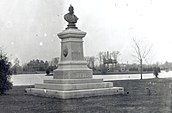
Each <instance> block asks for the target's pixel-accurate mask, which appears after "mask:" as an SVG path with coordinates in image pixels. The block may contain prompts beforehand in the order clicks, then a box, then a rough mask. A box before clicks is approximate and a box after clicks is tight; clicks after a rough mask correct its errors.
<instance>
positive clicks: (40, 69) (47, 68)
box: [11, 58, 59, 74]
mask: <svg viewBox="0 0 172 113" xmlns="http://www.w3.org/2000/svg"><path fill="white" fill-rule="evenodd" d="M58 62H59V58H53V59H52V61H49V62H48V61H43V60H39V59H36V60H30V61H29V62H28V63H25V64H24V65H23V66H20V64H19V60H18V59H15V61H14V65H13V66H12V68H11V74H24V73H35V74H36V73H45V72H48V73H50V72H52V71H53V70H55V69H57V67H58Z"/></svg>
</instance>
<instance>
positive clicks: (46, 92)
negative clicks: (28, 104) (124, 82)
mask: <svg viewBox="0 0 172 113" xmlns="http://www.w3.org/2000/svg"><path fill="white" fill-rule="evenodd" d="M26 91H27V93H28V94H32V95H39V96H45V97H53V98H54V97H55V98H62V99H70V98H82V97H91V96H103V95H114V94H124V88H123V87H112V88H100V89H84V90H72V91H59V90H50V89H38V88H27V89H26Z"/></svg>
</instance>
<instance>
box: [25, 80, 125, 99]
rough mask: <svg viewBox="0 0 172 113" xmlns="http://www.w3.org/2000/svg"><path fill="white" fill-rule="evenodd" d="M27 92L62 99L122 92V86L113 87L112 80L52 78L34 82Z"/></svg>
mask: <svg viewBox="0 0 172 113" xmlns="http://www.w3.org/2000/svg"><path fill="white" fill-rule="evenodd" d="M26 92H27V94H32V95H39V96H45V97H56V98H62V99H69V98H82V97H90V96H103V95H114V94H124V88H123V87H113V83H112V82H103V80H102V79H53V80H44V84H35V88H27V89H26Z"/></svg>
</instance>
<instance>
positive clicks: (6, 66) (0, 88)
mask: <svg viewBox="0 0 172 113" xmlns="http://www.w3.org/2000/svg"><path fill="white" fill-rule="evenodd" d="M10 66H11V63H10V62H8V59H7V57H6V55H4V54H2V52H1V53H0V94H1V95H2V94H4V93H5V92H6V91H7V90H9V89H11V88H12V83H11V82H10V81H9V79H10V73H9V70H10Z"/></svg>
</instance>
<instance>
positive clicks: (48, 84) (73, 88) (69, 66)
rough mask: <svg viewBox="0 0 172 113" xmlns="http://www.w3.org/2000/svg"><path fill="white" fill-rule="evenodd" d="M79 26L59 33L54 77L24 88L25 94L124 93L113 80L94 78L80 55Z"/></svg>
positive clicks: (70, 96)
mask: <svg viewBox="0 0 172 113" xmlns="http://www.w3.org/2000/svg"><path fill="white" fill-rule="evenodd" d="M85 35H86V33H85V32H83V31H81V30H79V29H73V28H70V29H66V30H64V31H63V32H61V33H59V34H58V37H59V38H60V39H61V60H60V63H59V66H58V69H57V70H55V72H54V75H53V78H54V79H53V80H44V83H43V84H35V88H28V89H26V91H27V93H28V94H33V95H41V96H46V97H57V98H62V99H68V98H81V97H90V96H101V95H114V94H123V93H124V88H123V87H113V83H112V82H103V80H102V79H93V78H92V70H91V69H89V68H88V67H87V63H86V61H85V60H84V55H83V37H84V36H85Z"/></svg>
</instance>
